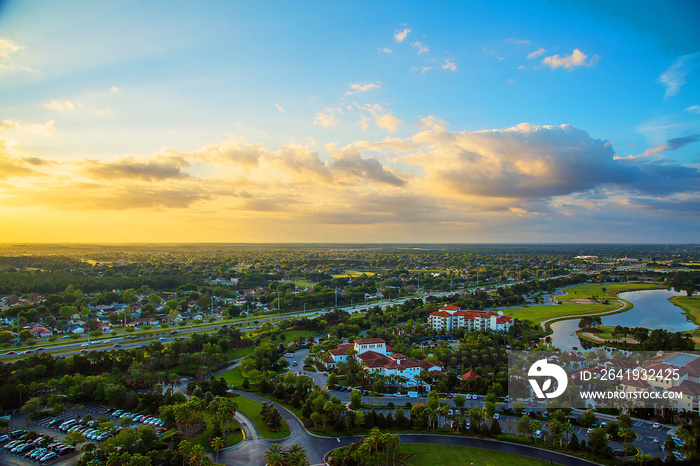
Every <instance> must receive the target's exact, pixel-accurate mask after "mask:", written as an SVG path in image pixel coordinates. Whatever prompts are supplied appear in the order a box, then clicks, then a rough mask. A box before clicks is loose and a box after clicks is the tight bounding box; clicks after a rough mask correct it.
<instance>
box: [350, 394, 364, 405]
mask: <svg viewBox="0 0 700 466" xmlns="http://www.w3.org/2000/svg"><path fill="white" fill-rule="evenodd" d="M360 406H362V392H361V391H359V390H353V391H352V393H351V394H350V408H352V409H359V408H360Z"/></svg>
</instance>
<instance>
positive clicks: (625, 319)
mask: <svg viewBox="0 0 700 466" xmlns="http://www.w3.org/2000/svg"><path fill="white" fill-rule="evenodd" d="M681 295H683V293H677V292H675V291H670V290H644V291H626V292H624V293H620V294H619V295H618V296H619V297H620V298H622V299H624V300H626V301H629V302H631V303H632V305H633V306H634V307H633V308H632V309H630V310H629V311H627V312H621V313H618V314H611V315H607V316H601V317H600V319H601V321H602V324H603V325H605V326H616V325H621V326H623V327H630V328H633V327H644V328H648V329H652V330H653V329H658V328H662V329H666V330H668V331H669V332H683V331H689V330H693V329H695V328H696V325H695V324H694V323H692V322H691V321H690V320H688V318H687V317H686V316H685V314H684V313H683V310H682V309H681V308H680V307H678V306H675V305H674V304H673V303H671V301H670V298H672V297H673V296H681ZM579 322H580V319H569V320H562V321H559V322H555V323H553V324H552V325H551V327H552V331H553V332H554V333H553V334H552V335H551V338H552V343H554V346H556V347H557V348H559V349H561V350H570V349H571V348H572V347H574V346H575V347H578V348H579V349H581V340H579V338H578V337H577V336H576V335H575V332H576V331H577V330H579V326H578V324H579Z"/></svg>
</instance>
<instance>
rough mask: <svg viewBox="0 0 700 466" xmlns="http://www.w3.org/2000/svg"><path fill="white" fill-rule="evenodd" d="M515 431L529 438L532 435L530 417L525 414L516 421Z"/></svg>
mask: <svg viewBox="0 0 700 466" xmlns="http://www.w3.org/2000/svg"><path fill="white" fill-rule="evenodd" d="M515 429H516V430H517V431H518V433H520V434H521V435H525V436H530V435H532V425H531V424H530V416H528V415H527V414H526V415H524V416H523V417H521V418H520V419H519V420H518V423H517V424H516V426H515Z"/></svg>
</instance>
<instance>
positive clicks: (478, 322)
mask: <svg viewBox="0 0 700 466" xmlns="http://www.w3.org/2000/svg"><path fill="white" fill-rule="evenodd" d="M428 324H429V325H430V326H431V327H432V328H433V329H435V330H445V331H450V330H453V329H458V328H466V329H467V330H493V331H497V332H507V331H508V329H510V327H511V326H512V325H513V318H512V317H508V316H505V315H503V311H498V312H492V311H473V310H467V311H463V310H462V309H461V308H460V307H459V306H455V305H453V304H448V305H446V306H443V307H441V308H440V309H439V310H438V311H436V312H432V313H431V314H430V315H429V316H428Z"/></svg>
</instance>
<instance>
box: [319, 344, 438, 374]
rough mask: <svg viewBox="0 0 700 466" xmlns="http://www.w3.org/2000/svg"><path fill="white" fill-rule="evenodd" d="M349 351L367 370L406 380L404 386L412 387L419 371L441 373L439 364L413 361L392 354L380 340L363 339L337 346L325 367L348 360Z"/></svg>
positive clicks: (330, 354) (397, 354)
mask: <svg viewBox="0 0 700 466" xmlns="http://www.w3.org/2000/svg"><path fill="white" fill-rule="evenodd" d="M350 350H354V351H355V352H356V354H357V359H358V360H359V362H360V363H361V364H362V365H364V366H365V367H367V368H368V369H369V370H371V371H374V372H377V373H379V374H380V375H384V376H391V375H395V376H399V377H403V378H405V379H406V385H414V384H415V383H416V381H417V377H418V375H419V374H420V373H421V371H423V370H426V371H429V372H430V371H441V370H442V364H441V363H440V362H430V361H426V360H423V361H414V360H412V359H409V358H407V357H406V356H404V355H403V354H400V353H393V351H392V348H391V347H390V346H387V345H386V341H384V340H382V339H381V338H364V339H361V340H356V341H355V342H354V343H346V344H343V345H339V346H338V347H337V348H333V349H332V350H330V351H329V352H328V353H329V356H328V358H326V366H327V367H328V368H329V369H332V368H334V367H335V366H336V365H337V364H338V363H340V362H345V361H347V360H348V358H349V357H350V356H349V353H350Z"/></svg>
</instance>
